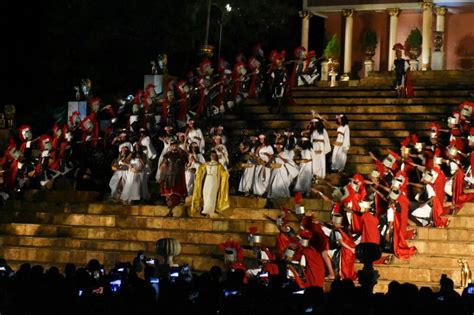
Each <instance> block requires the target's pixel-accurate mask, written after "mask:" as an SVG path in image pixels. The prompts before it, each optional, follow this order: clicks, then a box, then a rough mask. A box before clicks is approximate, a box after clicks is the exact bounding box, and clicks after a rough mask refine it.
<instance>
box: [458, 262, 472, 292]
mask: <svg viewBox="0 0 474 315" xmlns="http://www.w3.org/2000/svg"><path fill="white" fill-rule="evenodd" d="M458 265H459V266H460V267H461V288H467V286H468V285H469V284H470V283H471V282H472V280H471V278H472V273H471V268H469V264H468V262H467V260H466V259H463V258H460V259H458Z"/></svg>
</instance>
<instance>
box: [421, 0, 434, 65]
mask: <svg viewBox="0 0 474 315" xmlns="http://www.w3.org/2000/svg"><path fill="white" fill-rule="evenodd" d="M421 7H422V9H423V34H422V36H423V42H422V44H421V70H423V71H426V70H431V47H432V43H433V40H432V37H433V36H432V35H433V27H432V24H433V2H432V1H431V0H424V1H423V3H422V4H421Z"/></svg>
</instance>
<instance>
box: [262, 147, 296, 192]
mask: <svg viewBox="0 0 474 315" xmlns="http://www.w3.org/2000/svg"><path fill="white" fill-rule="evenodd" d="M283 159H284V160H286V161H284V160H283ZM274 163H276V164H281V166H280V167H277V166H278V165H274V167H273V168H272V169H271V175H270V182H269V184H268V194H267V198H289V197H290V185H291V182H292V181H293V179H294V178H295V177H296V176H298V166H297V165H296V164H295V162H294V161H293V159H292V156H290V155H289V154H286V153H285V152H281V153H280V155H279V156H277V157H275V158H274Z"/></svg>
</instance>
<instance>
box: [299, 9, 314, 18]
mask: <svg viewBox="0 0 474 315" xmlns="http://www.w3.org/2000/svg"><path fill="white" fill-rule="evenodd" d="M299 15H300V18H302V19H308V20H309V19H310V18H312V17H313V13H311V12H310V11H308V10H305V11H300V12H299Z"/></svg>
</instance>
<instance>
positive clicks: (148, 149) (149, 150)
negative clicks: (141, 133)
mask: <svg viewBox="0 0 474 315" xmlns="http://www.w3.org/2000/svg"><path fill="white" fill-rule="evenodd" d="M140 145H142V146H144V147H145V150H144V153H145V155H146V157H147V159H148V160H153V159H154V158H156V149H155V146H154V145H153V143H152V142H151V139H150V137H148V136H145V137H143V138H142V139H141V140H140Z"/></svg>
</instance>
